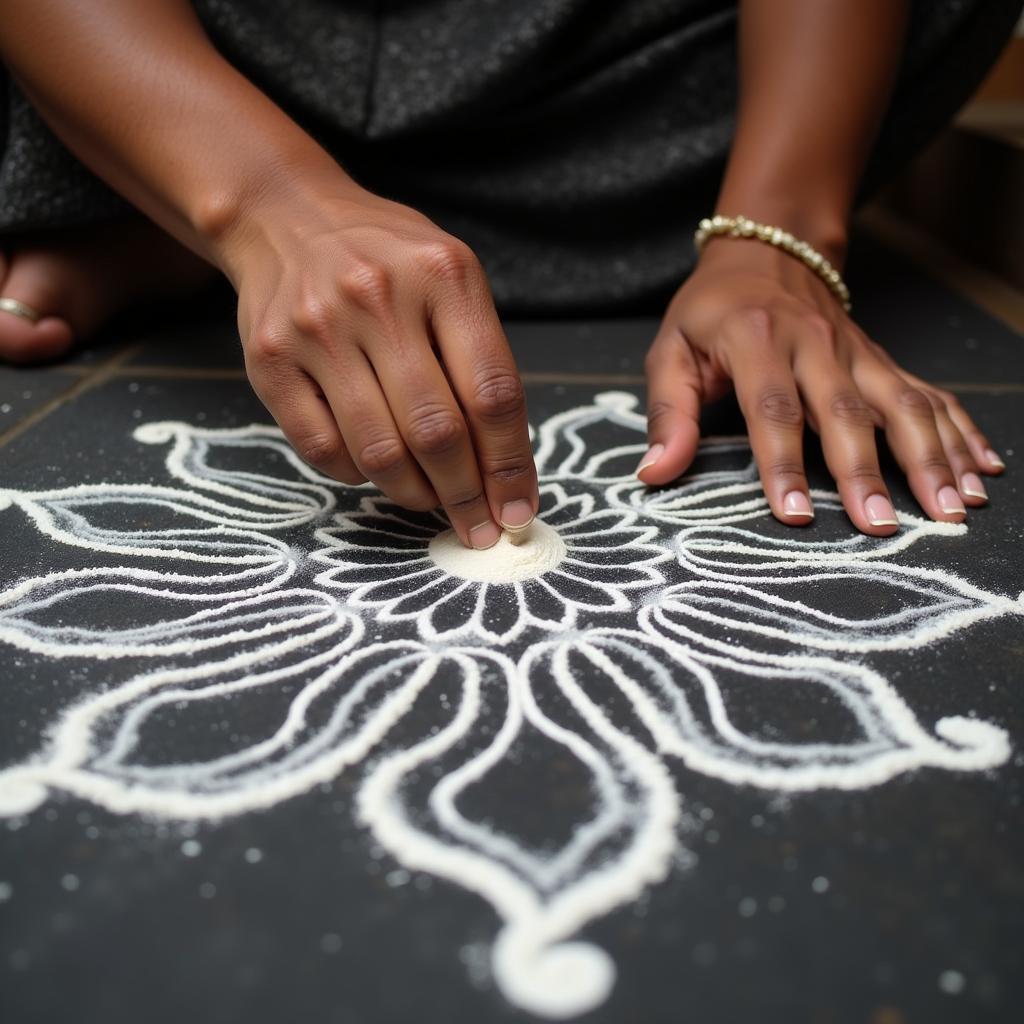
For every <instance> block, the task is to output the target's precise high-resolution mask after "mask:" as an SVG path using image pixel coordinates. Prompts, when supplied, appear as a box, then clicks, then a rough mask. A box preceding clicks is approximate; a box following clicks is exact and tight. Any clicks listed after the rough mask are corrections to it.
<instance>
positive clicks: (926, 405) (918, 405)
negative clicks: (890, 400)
mask: <svg viewBox="0 0 1024 1024" xmlns="http://www.w3.org/2000/svg"><path fill="white" fill-rule="evenodd" d="M896 401H897V402H898V403H899V406H900V408H901V409H904V410H906V412H908V413H909V414H910V415H912V416H921V417H928V418H929V419H930V418H931V417H933V416H934V415H935V407H934V406H933V405H932V401H931V399H930V398H929V397H928V395H927V394H926V393H925V392H924V391H922V390H921V389H920V388H915V387H912V386H910V385H906V386H904V387H901V388H900V389H899V391H898V392H897V393H896Z"/></svg>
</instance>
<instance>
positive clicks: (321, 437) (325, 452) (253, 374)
mask: <svg viewBox="0 0 1024 1024" xmlns="http://www.w3.org/2000/svg"><path fill="white" fill-rule="evenodd" d="M246 368H247V371H248V375H249V382H250V384H251V385H252V388H253V390H254V391H255V392H256V394H257V396H258V397H259V399H260V401H262V402H263V404H264V405H265V406H266V407H267V410H268V411H269V412H270V415H271V416H273V417H274V419H275V420H276V421H277V425H278V426H279V427H280V428H281V430H282V431H283V432H284V436H285V437H286V438H287V439H288V442H289V444H291V446H292V447H293V448H294V449H295V452H296V454H297V455H298V456H299V458H300V459H302V460H303V462H306V463H308V464H309V465H310V466H312V467H313V468H314V469H316V470H319V472H321V473H323V474H324V476H329V477H331V478H332V479H334V480H340V481H341V482H342V483H345V484H350V485H352V486H355V485H357V484H361V483H365V482H366V477H365V476H364V475H363V474H362V473H361V472H360V471H359V469H358V467H357V466H356V464H355V462H353V460H352V457H351V456H350V455H349V452H348V448H347V447H346V445H345V441H344V439H343V438H342V436H341V431H340V430H339V429H338V424H337V423H336V421H335V418H334V414H333V412H332V411H331V407H330V406H329V405H328V404H327V400H326V399H325V398H324V396H323V392H322V391H321V390H320V388H319V386H318V385H317V384H316V382H315V381H314V380H313V379H312V378H311V377H310V376H309V374H307V373H306V372H305V371H303V370H300V369H299V368H298V367H297V366H294V365H291V366H288V367H284V366H280V367H278V366H267V365H264V364H262V363H261V361H260V360H259V359H258V358H253V356H252V346H251V345H250V346H249V347H248V348H247V351H246Z"/></svg>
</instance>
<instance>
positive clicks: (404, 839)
mask: <svg viewBox="0 0 1024 1024" xmlns="http://www.w3.org/2000/svg"><path fill="white" fill-rule="evenodd" d="M533 436H534V438H535V441H536V447H537V465H538V470H539V473H540V483H541V519H542V520H543V522H544V523H545V524H546V525H547V526H548V527H550V528H551V529H552V530H554V531H556V532H557V537H558V538H559V544H561V545H564V555H562V554H561V552H562V548H561V547H558V548H556V549H555V551H556V554H555V556H554V558H555V559H556V560H557V561H553V562H552V563H551V564H549V565H546V566H544V567H543V568H542V569H539V570H538V571H537V572H536V574H535V575H534V576H532V577H529V578H526V579H522V580H519V581H517V582H514V583H491V582H481V581H480V580H472V579H464V578H462V577H460V576H458V575H455V574H454V570H453V571H451V572H449V571H448V570H446V569H445V568H443V567H442V565H441V564H440V559H439V560H438V561H435V559H434V557H433V556H432V554H431V550H432V549H431V542H432V541H433V540H434V538H436V537H437V536H438V535H439V534H440V533H442V532H443V531H445V530H447V529H448V523H447V521H446V520H445V519H444V517H443V516H441V515H440V514H437V513H434V512H411V511H408V510H405V509H402V508H399V507H398V506H396V505H395V504H393V503H392V502H390V501H388V500H387V499H385V498H383V497H381V496H380V495H378V494H375V493H374V492H373V490H372V488H370V487H368V486H366V487H360V488H350V487H344V486H341V485H339V484H337V483H336V482H334V481H331V480H329V479H328V478H326V477H323V476H321V475H320V474H318V473H316V472H315V471H314V470H312V469H310V468H309V467H307V466H305V465H304V464H303V463H302V462H301V461H300V460H299V459H298V458H297V457H296V456H295V455H294V453H293V452H292V450H291V448H290V447H289V446H288V445H287V443H286V442H285V440H284V438H283V437H282V435H281V434H280V432H279V431H277V430H276V429H274V428H272V427H267V426H251V427H245V428H240V429H232V430H217V429H206V428H199V427H193V426H191V425H188V424H185V423H173V422H161V423H151V424H147V425H145V426H142V427H140V428H138V430H136V431H135V435H134V437H135V440H136V441H137V442H139V443H140V444H144V445H148V446H157V447H159V446H163V447H165V448H166V453H165V457H164V461H163V470H162V472H163V476H164V477H165V479H164V480H163V482H161V483H147V482H138V483H132V482H117V483H89V484H81V485H78V486H73V487H67V488H59V489H52V490H41V491H18V490H14V489H7V490H0V511H2V514H3V515H5V516H16V515H18V514H19V513H20V514H21V515H22V516H23V517H24V522H25V523H27V524H28V526H29V529H28V532H27V533H25V536H29V537H35V538H37V539H38V540H39V541H40V542H41V554H40V555H39V556H38V557H41V558H45V557H46V553H47V551H48V550H51V549H53V548H54V547H58V548H60V549H62V550H63V552H64V556H65V557H64V558H63V559H62V563H63V567H62V568H60V569H57V568H54V569H53V571H50V572H44V573H43V574H41V575H36V576H27V577H26V578H24V579H20V580H17V581H14V582H12V583H11V584H10V585H8V586H7V587H6V588H5V589H3V590H2V591H0V643H4V644H7V645H8V646H10V647H14V648H17V649H18V650H20V651H22V652H24V655H23V656H31V657H37V658H49V659H68V661H69V662H70V661H72V660H74V659H86V660H87V661H91V663H92V664H93V665H94V666H96V667H97V668H99V667H100V666H102V671H103V672H104V679H103V685H102V686H98V687H96V689H95V690H89V689H86V690H85V691H84V692H82V693H81V694H80V695H79V696H78V697H77V698H76V699H75V700H74V701H73V702H72V703H70V704H69V705H68V706H67V707H65V708H63V710H61V711H60V712H59V713H58V714H57V715H56V716H55V718H54V719H53V721H52V722H50V723H49V726H48V728H47V729H46V731H45V738H44V739H42V740H41V741H40V747H39V749H38V751H37V752H36V753H35V754H34V755H33V756H31V757H28V758H23V759H21V760H15V761H14V763H12V764H10V765H9V766H8V767H7V768H4V769H2V770H0V814H8V815H17V814H27V813H30V812H31V811H32V810H33V809H34V808H35V807H37V806H38V805H39V804H40V803H42V802H43V801H44V800H45V799H46V798H47V794H48V792H49V791H51V790H55V789H56V790H64V791H67V792H71V793H74V794H76V795H77V796H79V797H82V798H84V799H88V800H92V801H95V802H96V803H97V804H100V805H102V806H104V807H106V808H108V809H110V810H112V811H115V812H119V813H126V814H127V813H144V814H147V815H156V816H164V817H168V818H178V819H206V820H210V821H215V820H216V819H219V818H222V817H225V816H227V815H232V814H240V813H245V812H252V811H260V810H266V809H269V808H271V807H273V806H274V805H276V804H278V803H280V802H282V801H284V800H287V799H289V798H291V797H294V796H296V795H299V794H301V793H306V792H308V791H310V790H312V789H314V788H315V787H316V786H318V785H320V784H322V783H326V782H329V781H331V780H333V779H335V778H337V777H338V776H340V775H342V774H346V773H347V774H348V775H349V776H352V777H353V784H354V786H355V792H356V794H357V795H356V799H355V806H354V812H355V814H356V816H357V819H358V820H359V821H360V822H361V823H362V824H363V825H364V826H365V827H366V828H367V829H369V830H370V832H371V833H372V834H373V835H374V837H375V838H376V840H377V841H378V842H379V843H380V844H381V845H382V846H383V847H384V848H386V849H387V850H388V851H389V852H390V853H391V855H392V856H393V857H394V858H395V859H396V860H397V861H399V862H400V863H402V864H404V865H405V866H406V867H407V868H409V869H414V870H418V871H426V872H430V873H431V874H434V875H436V876H438V877H441V878H444V879H447V880H448V881H450V882H451V883H453V884H455V885H459V886H462V887H463V888H466V889H469V890H471V891H473V892H475V893H477V894H479V895H480V896H481V897H482V898H483V899H484V900H486V901H487V902H488V903H489V904H490V905H491V906H492V907H493V908H494V910H495V912H496V913H497V914H498V916H499V918H500V920H501V922H502V923H501V927H500V930H499V933H498V935H497V936H496V939H495V942H494V946H493V949H492V970H493V976H494V979H495V981H496V983H497V984H498V986H499V988H500V989H501V991H502V992H503V993H504V994H505V996H506V997H507V998H508V999H509V1000H510V1001H511V1002H513V1003H514V1004H516V1005H518V1006H519V1007H522V1008H524V1009H526V1010H528V1011H530V1012H532V1013H534V1014H537V1015H540V1016H547V1017H552V1018H564V1017H568V1016H572V1015H575V1014H579V1013H583V1012H586V1011H587V1010H589V1009H592V1008H594V1007H596V1006H598V1005H599V1004H600V1003H601V1002H602V1001H603V1000H604V999H605V997H606V996H607V994H608V992H609V990H610V988H611V986H612V985H613V983H614V977H615V965H614V962H613V960H612V958H611V957H610V956H609V954H608V953H607V952H606V951H604V950H602V949H599V948H598V947H597V946H595V945H593V944H591V943H588V942H583V941H580V940H578V939H577V938H576V937H575V936H577V935H578V934H579V932H580V931H581V930H582V929H583V927H584V926H585V925H586V924H587V923H588V922H590V921H592V920H594V919H595V918H596V917H599V916H601V915H603V914H606V913H608V912H610V911H612V910H613V909H614V908H616V907H618V906H621V905H623V904H626V903H628V902H630V901H632V900H635V899H636V898H637V897H638V896H639V895H640V894H641V893H642V892H643V891H644V890H645V889H647V888H648V887H650V886H652V885H654V884H655V883H656V882H658V881H659V880H660V879H662V878H663V877H664V876H665V875H666V873H667V872H668V871H669V870H670V868H671V866H672V865H673V863H676V862H678V859H679V855H680V853H681V852H682V846H681V838H680V823H681V822H682V821H683V820H684V818H685V815H684V814H683V805H682V799H681V797H680V794H679V790H678V788H677V783H678V780H679V779H680V778H685V775H684V774H683V773H684V772H686V771H694V772H698V773H701V774H703V775H707V776H712V777H714V778H717V779H720V780H723V781H725V782H730V783H734V784H737V785H746V786H756V787H761V788H763V789H766V790H773V791H802V790H814V789H818V788H822V787H830V788H834V789H855V788H862V787H865V786H871V785H878V784H881V783H884V782H885V781H887V780H888V779H891V778H893V777H894V776H895V775H897V774H899V773H902V772H907V771H910V770H913V769H916V768H923V767H931V768H944V769H950V770H958V771H967V770H981V769H986V768H992V767H995V766H997V765H999V764H1001V763H1003V762H1004V761H1005V760H1006V758H1007V757H1008V756H1009V743H1008V739H1007V736H1006V733H1005V731H1003V730H1002V729H1000V728H999V727H998V726H996V725H993V724H990V723H987V722H982V721H978V720H976V719H973V718H968V717H964V716H962V715H957V714H955V713H950V714H946V715H945V717H942V716H940V715H939V714H938V713H937V712H936V711H935V710H934V709H933V710H932V715H931V720H930V723H929V724H925V723H923V722H922V721H921V718H920V716H921V712H920V711H919V710H915V709H914V708H912V707H911V705H910V704H909V703H908V702H907V701H906V700H904V699H903V697H901V695H900V694H899V692H898V691H897V689H896V688H895V686H894V685H893V683H892V682H891V681H890V680H889V679H887V678H886V677H885V676H884V675H883V674H882V672H881V671H880V670H879V668H878V666H877V665H875V664H874V663H873V662H872V659H873V658H874V656H875V655H876V654H877V653H878V652H885V653H886V657H887V659H888V660H887V664H889V663H891V661H892V659H893V658H895V657H896V656H898V655H899V653H900V652H921V651H922V650H923V649H925V648H926V647H928V646H929V645H935V644H939V643H942V642H943V641H945V640H946V639H947V638H949V637H951V636H953V635H955V634H956V633H957V632H959V631H962V630H964V629H966V628H968V627H970V626H971V625H973V624H975V623H977V622H981V621H984V620H994V619H998V618H1000V617H1020V616H1021V615H1022V614H1024V603H1022V599H1021V597H1020V596H1009V595H1003V594H997V593H992V592H989V591H987V590H985V589H983V588H981V587H978V586H976V585H974V584H973V583H971V582H969V581H967V580H965V579H962V578H960V577H958V576H956V575H954V574H952V573H949V572H946V571H943V570H939V569H935V568H930V567H925V566H921V565H916V564H914V562H913V561H912V559H911V557H910V556H911V555H912V553H913V549H914V546H915V545H916V544H917V543H918V542H919V541H921V540H922V539H925V538H928V539H930V540H931V541H932V542H933V543H936V544H947V545H949V544H953V543H955V540H956V538H957V537H959V536H961V535H962V534H963V533H964V532H965V529H966V528H965V527H963V526H955V525H949V524H942V523H932V522H929V521H926V520H923V519H921V518H919V517H916V516H914V515H912V514H910V513H907V512H901V522H902V523H903V525H902V527H901V529H900V531H899V532H898V533H897V534H895V535H894V536H893V537H890V538H886V539H882V540H879V539H873V538H867V537H863V536H861V535H859V534H856V533H854V532H853V531H852V530H851V529H850V527H849V524H848V521H847V520H846V518H845V514H844V513H843V511H842V506H841V504H840V502H839V499H838V496H837V495H836V494H835V493H834V492H831V491H815V492H813V496H814V500H815V508H816V511H817V519H816V521H815V525H814V527H813V529H810V530H800V531H794V530H790V529H787V528H786V527H784V526H782V525H780V524H778V523H776V522H775V520H774V519H773V518H772V517H771V515H770V511H769V509H768V506H767V503H766V502H765V500H764V497H763V494H762V493H761V489H760V485H759V483H758V478H757V470H756V466H755V465H754V462H753V459H752V456H751V453H750V449H749V446H748V444H747V441H746V439H745V438H738V437H720V438H709V439H706V440H705V441H704V442H703V443H702V445H701V448H700V452H699V453H698V457H697V459H696V460H695V462H694V465H693V466H692V467H691V469H690V471H689V472H688V473H687V475H686V476H685V477H683V478H682V479H680V480H679V481H677V482H676V483H675V484H673V485H672V486H670V487H665V488H661V489H658V490H652V489H649V488H647V487H645V486H644V485H642V484H641V483H640V482H639V481H638V480H637V479H636V477H635V474H634V468H635V466H636V463H637V461H638V459H639V457H640V455H641V454H642V453H643V452H644V451H645V450H646V421H645V418H644V416H643V415H642V413H641V412H640V411H638V403H637V400H636V398H635V397H634V396H633V395H629V394H626V393H624V392H606V393H603V394H599V395H597V396H596V397H595V398H594V400H593V402H592V403H591V404H589V405H584V406H580V407H578V408H575V409H570V410H567V411H565V412H562V413H559V414H558V415H556V416H553V417H551V418H550V419H548V420H547V421H546V422H544V423H542V424H540V425H539V427H538V428H537V430H536V431H535V432H534V434H533ZM33 528H34V532H33ZM75 559H77V561H75ZM918 656H920V655H918ZM0 724H2V723H0ZM183 749H185V750H188V751H189V759H188V760H187V761H186V760H176V759H175V755H174V752H175V751H178V750H183ZM513 765H514V767H511V766H513ZM552 765H557V766H558V767H559V771H560V772H561V773H562V774H561V776H560V777H561V778H563V780H569V781H564V782H563V784H562V785H560V786H556V787H548V789H549V792H543V793H538V792H537V789H536V787H535V785H531V783H530V781H529V780H534V782H535V780H536V778H537V777H538V773H539V772H542V771H546V770H549V769H550V766H552ZM523 768H525V769H528V770H525V771H524V770H521V769H523ZM428 769H429V770H428ZM524 780H526V781H524ZM510 786H511V787H513V790H512V792H513V799H508V792H509V787H510ZM527 786H530V788H529V789H528V790H526V789H525V788H523V787H527ZM517 787H518V788H517ZM497 794H500V796H498V795H497ZM545 799H551V800H558V801H561V803H560V804H559V805H558V807H557V811H556V810H555V809H552V808H548V812H547V813H543V809H541V810H538V807H540V805H541V803H542V801H543V800H545ZM558 821H564V822H565V823H566V827H565V828H564V829H563V830H562V831H561V832H559V830H558V828H557V826H556V825H555V824H553V823H554V822H558Z"/></svg>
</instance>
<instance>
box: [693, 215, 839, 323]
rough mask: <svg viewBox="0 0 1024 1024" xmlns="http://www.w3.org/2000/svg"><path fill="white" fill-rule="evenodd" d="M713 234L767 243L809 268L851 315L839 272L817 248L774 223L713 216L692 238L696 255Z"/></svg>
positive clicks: (702, 222)
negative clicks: (695, 247) (753, 239)
mask: <svg viewBox="0 0 1024 1024" xmlns="http://www.w3.org/2000/svg"><path fill="white" fill-rule="evenodd" d="M716 235H728V236H729V237H730V238H756V239H757V240H758V241H759V242H767V243H768V244H769V245H774V246H775V248H776V249H781V250H782V251H783V252H788V253H789V255H790V256H795V257H796V258H797V259H798V260H800V261H801V262H802V263H804V264H805V265H806V266H808V267H810V268H811V270H813V271H814V272H815V273H816V274H817V275H818V277H820V278H821V279H822V281H824V282H825V284H827V285H828V287H829V290H830V291H831V292H832V294H833V295H834V296H835V297H836V298H837V299H838V300H839V303H840V305H841V306H842V307H843V309H845V310H846V312H847V313H849V312H850V308H851V307H850V289H849V288H847V287H846V284H845V283H844V281H843V279H842V278H841V277H840V276H839V271H838V270H836V268H835V267H833V266H832V264H831V263H829V261H828V260H827V259H825V257H824V256H822V255H821V253H820V252H818V250H817V249H815V248H813V247H812V246H810V245H808V244H807V243H806V242H801V241H800V239H799V238H794V237H793V236H792V235H791V234H790V233H789V232H788V231H783V230H782V228H777V227H775V226H774V225H773V224H758V223H757V221H753V220H749V219H748V218H746V217H723V216H722V215H721V214H715V216H714V217H710V218H708V217H706V218H705V219H704V220H702V221H701V222H700V225H699V226H698V227H697V230H696V232H695V233H694V236H693V241H694V244H695V245H696V246H697V252H698V253H700V252H702V251H703V250H704V246H705V245H706V244H707V241H708V239H709V238H714V237H715V236H716Z"/></svg>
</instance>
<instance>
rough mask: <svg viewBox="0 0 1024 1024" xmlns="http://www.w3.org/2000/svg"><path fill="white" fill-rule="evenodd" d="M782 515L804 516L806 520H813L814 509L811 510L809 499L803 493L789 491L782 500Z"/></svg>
mask: <svg viewBox="0 0 1024 1024" xmlns="http://www.w3.org/2000/svg"><path fill="white" fill-rule="evenodd" d="M782 514H783V515H784V516H805V517H806V518H808V519H813V518H814V509H813V508H811V499H810V498H808V497H807V495H806V494H804V492H803V491H790V492H789V493H788V494H787V495H786V496H785V497H784V498H783V499H782Z"/></svg>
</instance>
